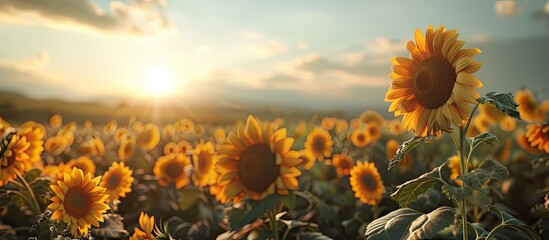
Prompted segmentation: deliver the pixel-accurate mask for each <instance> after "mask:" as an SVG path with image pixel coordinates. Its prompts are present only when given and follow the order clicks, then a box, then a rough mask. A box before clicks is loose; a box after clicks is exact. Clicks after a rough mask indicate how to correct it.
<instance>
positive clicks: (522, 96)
mask: <svg viewBox="0 0 549 240" xmlns="http://www.w3.org/2000/svg"><path fill="white" fill-rule="evenodd" d="M515 101H516V102H517V104H518V107H517V110H518V111H519V112H520V117H521V118H522V119H523V120H524V121H542V120H543V118H544V115H545V114H544V113H543V110H542V109H541V108H540V106H539V103H538V101H537V100H536V98H535V97H534V95H533V94H532V92H530V91H529V90H527V89H525V90H518V91H517V92H516V94H515Z"/></svg>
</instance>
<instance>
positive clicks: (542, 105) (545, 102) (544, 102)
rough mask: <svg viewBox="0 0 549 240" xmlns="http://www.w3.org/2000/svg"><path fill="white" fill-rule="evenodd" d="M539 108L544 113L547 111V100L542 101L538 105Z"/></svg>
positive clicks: (548, 102)
mask: <svg viewBox="0 0 549 240" xmlns="http://www.w3.org/2000/svg"><path fill="white" fill-rule="evenodd" d="M539 109H541V111H542V112H544V113H547V112H549V100H545V101H543V102H542V103H541V104H540V105H539Z"/></svg>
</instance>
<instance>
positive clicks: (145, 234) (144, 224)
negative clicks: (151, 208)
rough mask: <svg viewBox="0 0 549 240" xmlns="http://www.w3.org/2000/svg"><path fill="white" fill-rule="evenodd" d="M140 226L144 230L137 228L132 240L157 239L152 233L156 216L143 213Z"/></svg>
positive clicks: (140, 216)
mask: <svg viewBox="0 0 549 240" xmlns="http://www.w3.org/2000/svg"><path fill="white" fill-rule="evenodd" d="M139 226H140V227H141V229H143V230H141V229H139V228H137V227H135V228H134V232H133V235H132V236H131V237H130V240H156V237H155V236H154V235H153V233H152V232H153V229H154V216H149V215H147V214H146V213H144V212H141V214H140V215H139Z"/></svg>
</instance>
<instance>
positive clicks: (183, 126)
mask: <svg viewBox="0 0 549 240" xmlns="http://www.w3.org/2000/svg"><path fill="white" fill-rule="evenodd" d="M176 127H177V130H179V131H180V132H183V133H190V132H192V131H193V129H194V123H193V121H191V120H189V119H185V118H184V119H180V120H179V121H177V123H176Z"/></svg>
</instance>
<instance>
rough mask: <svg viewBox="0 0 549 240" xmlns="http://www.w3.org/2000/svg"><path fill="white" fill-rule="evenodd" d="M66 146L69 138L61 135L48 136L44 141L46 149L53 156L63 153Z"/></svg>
mask: <svg viewBox="0 0 549 240" xmlns="http://www.w3.org/2000/svg"><path fill="white" fill-rule="evenodd" d="M66 147H67V139H66V138H64V137H63V136H59V135H56V136H53V137H51V138H48V139H47V140H46V142H45V143H44V149H45V150H46V152H48V153H50V154H51V155H52V156H57V155H59V154H61V153H62V152H63V151H64V150H65V148H66Z"/></svg>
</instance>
